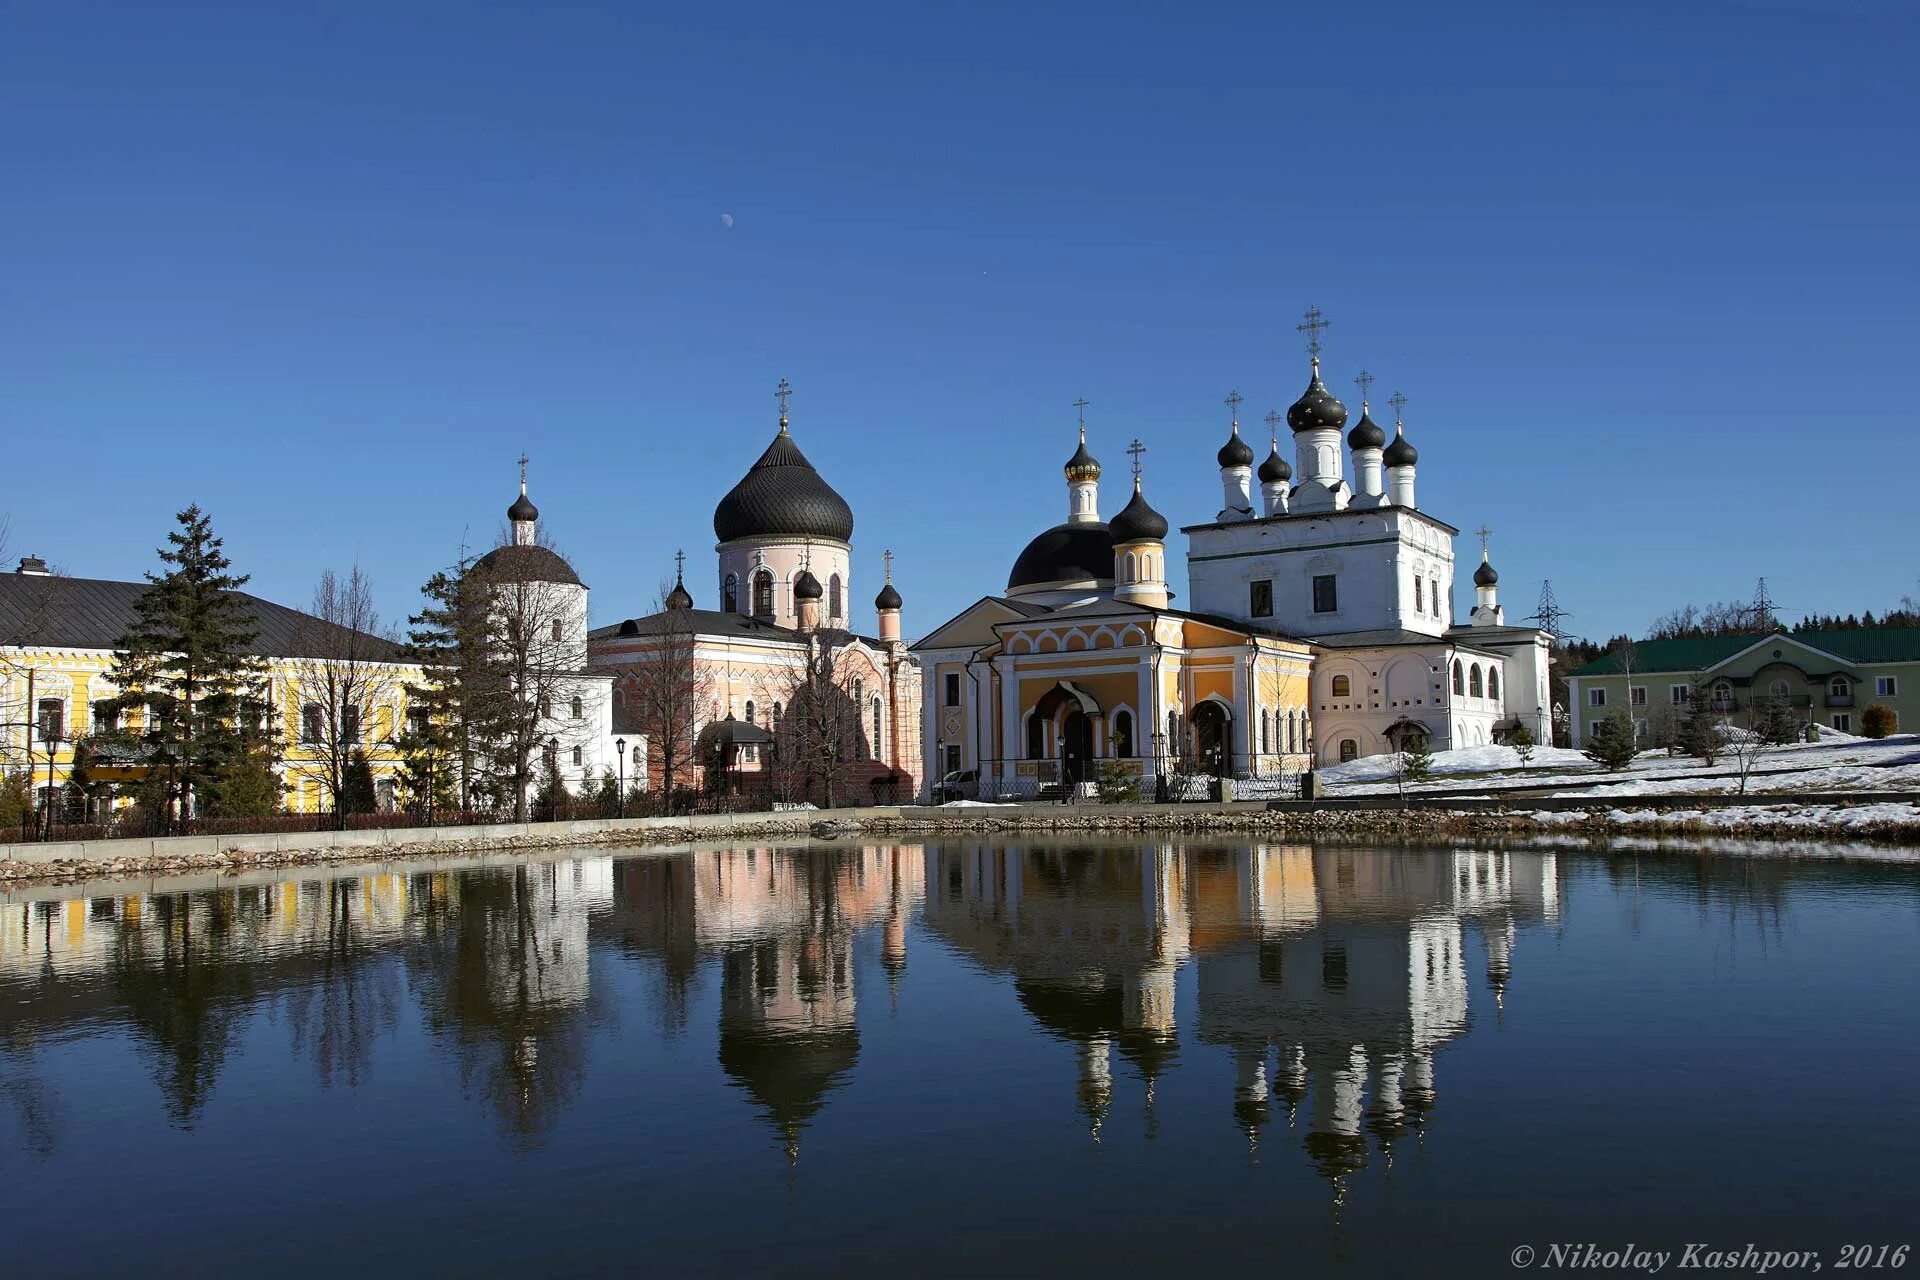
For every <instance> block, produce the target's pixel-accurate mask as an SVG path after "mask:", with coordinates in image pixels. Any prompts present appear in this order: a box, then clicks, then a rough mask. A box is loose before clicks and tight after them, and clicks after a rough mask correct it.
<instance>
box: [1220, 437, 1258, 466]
mask: <svg viewBox="0 0 1920 1280" xmlns="http://www.w3.org/2000/svg"><path fill="white" fill-rule="evenodd" d="M1218 457H1219V459H1220V466H1221V468H1222V469H1225V468H1227V467H1250V466H1252V465H1253V447H1252V446H1251V445H1249V444H1248V443H1247V442H1246V441H1245V440H1242V439H1241V438H1240V433H1239V432H1238V431H1235V432H1234V433H1233V435H1232V436H1230V437H1229V438H1228V440H1227V442H1226V443H1225V444H1223V445H1221V446H1220V453H1219V454H1218Z"/></svg>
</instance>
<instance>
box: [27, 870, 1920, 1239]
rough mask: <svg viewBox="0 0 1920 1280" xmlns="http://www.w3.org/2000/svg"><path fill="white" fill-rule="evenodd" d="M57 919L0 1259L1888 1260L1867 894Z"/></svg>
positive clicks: (1887, 883)
mask: <svg viewBox="0 0 1920 1280" xmlns="http://www.w3.org/2000/svg"><path fill="white" fill-rule="evenodd" d="M64 892H66V893H67V894H68V896H66V897H64V898H62V897H61V896H59V893H57V892H53V891H49V892H48V893H47V894H45V895H43V898H42V899H40V900H34V899H32V898H31V896H30V895H25V894H20V895H15V896H13V897H11V898H8V899H4V901H5V904H6V905H0V933H3V934H4V936H3V937H0V1083H3V1084H4V1089H0V1187H4V1194H3V1195H0V1223H4V1224H5V1226H4V1228H0V1238H4V1239H7V1240H9V1241H10V1243H9V1244H8V1246H7V1248H6V1256H7V1257H8V1259H9V1261H8V1264H7V1270H8V1272H9V1273H10V1274H15V1275H21V1276H28V1275H32V1276H40V1275H67V1274H76V1275H77V1274H106V1273H123V1272H129V1271H133V1270H136V1269H138V1270H140V1271H143V1272H147V1273H160V1274H202V1275H205V1274H232V1273H235V1272H238V1271H240V1270H241V1269H242V1268H260V1269H262V1270H263V1271H267V1272H270V1273H271V1274H274V1275H287V1274H326V1275H335V1276H337V1275H338V1274H340V1273H341V1271H342V1270H343V1269H348V1270H352V1271H357V1272H361V1273H373V1274H408V1273H413V1274H442V1273H449V1272H460V1271H466V1272H469V1273H484V1274H495V1273H499V1272H502V1271H506V1270H508V1269H509V1268H512V1269H516V1270H521V1271H522V1273H523V1274H531V1275H555V1274H575V1273H594V1272H602V1271H611V1270H616V1269H617V1270H620V1271H625V1272H634V1271H640V1270H645V1271H649V1272H652V1273H655V1274H685V1273H692V1272H706V1273H722V1274H736V1275H738V1274H750V1273H752V1274H758V1273H762V1272H768V1271H775V1272H779V1273H783V1274H788V1273H800V1274H836V1275H839V1274H864V1273H870V1272H884V1273H889V1274H895V1275H921V1274H930V1273H938V1274H954V1275H978V1274H1061V1273H1066V1274H1077V1273H1085V1272H1094V1271H1102V1270H1104V1271H1106V1272H1108V1273H1109V1274H1138V1273H1141V1272H1148V1273H1160V1274H1165V1273H1172V1272H1175V1271H1183V1272H1188V1273H1191V1272H1192V1271H1194V1270H1195V1269H1224V1268H1226V1267H1228V1266H1242V1265H1251V1266H1253V1267H1260V1268H1268V1269H1273V1270H1275V1271H1278V1270H1280V1269H1285V1270H1287V1271H1290V1272H1291V1273H1292V1274H1296V1275H1299V1274H1321V1273H1326V1272H1336V1271H1338V1272H1348V1273H1353V1274H1413V1273H1425V1274H1431V1273H1434V1272H1436V1271H1438V1272H1443V1273H1448V1274H1463V1275H1485V1274H1510V1268H1509V1267H1508V1265H1507V1257H1508V1254H1509V1252H1510V1251H1511V1250H1512V1249H1513V1248H1514V1247H1515V1246H1517V1245H1520V1244H1523V1243H1533V1244H1535V1245H1537V1246H1544V1244H1545V1243H1546V1242H1550V1241H1587V1240H1592V1241H1595V1242H1598V1243H1601V1244H1603V1245H1605V1244H1612V1245H1615V1246H1618V1245H1622V1244H1626V1243H1628V1242H1636V1243H1639V1244H1641V1245H1646V1244H1649V1243H1658V1242H1668V1241H1676V1240H1699V1241H1708V1242H1713V1243H1714V1244H1716V1245H1740V1244H1744V1243H1745V1242H1748V1241H1754V1242H1756V1243H1758V1244H1759V1245H1761V1246H1762V1247H1776V1248H1788V1247H1814V1248H1824V1249H1827V1250H1828V1251H1829V1259H1828V1263H1827V1265H1828V1269H1832V1267H1833V1262H1832V1257H1831V1251H1832V1250H1834V1249H1836V1248H1837V1247H1838V1246H1839V1245H1840V1244H1842V1243H1844V1242H1874V1243H1881V1242H1886V1243H1896V1244H1897V1243H1900V1242H1902V1241H1903V1240H1911V1238H1912V1236H1913V1234H1914V1233H1913V1230H1912V1227H1911V1223H1912V1221H1913V1212H1912V1202H1913V1195H1914V1192H1915V1189H1916V1187H1917V1186H1920V1141H1916V1140H1917V1139H1920V1030H1917V1029H1916V1025H1915V1019H1914V1014H1915V1011H1916V992H1917V991H1920V946H1916V942H1920V872H1917V871H1914V870H1909V869H1902V868H1875V867H1870V866H1862V865H1846V864H1818V863H1788V862H1780V861H1758V860H1754V861H1741V860H1719V859H1705V858H1698V857H1690V858H1673V857H1640V858H1630V857H1626V856H1621V857H1617V858H1614V859H1599V858H1593V857H1589V856H1584V855H1582V856H1566V855H1561V856H1555V855H1554V854H1552V853H1541V852H1517V851H1515V852H1466V851H1459V850H1444V851H1442V850H1436V851H1405V850H1398V849H1396V850H1393V851H1372V850H1366V849H1359V848H1351V847H1344V846H1334V847H1309V846H1290V845H1266V844H1262V845H1253V846H1249V845H1247V844H1244V843H1238V844H1233V843H1224V844H1223V843H1152V844H1136V845H1124V846H1114V845H1096V844H1074V843H1062V844H1032V845H1027V846H1024V847H1022V846H1012V845H1005V844H983V843H972V842H968V843H950V844H944V845H927V846H922V845H887V846H862V847H857V848H856V847H846V848H839V849H815V850H812V851H786V850H780V849H764V848H763V849H757V850H735V851H728V852H721V853H711V852H710V853H697V854H685V855H678V856H664V855H658V856H656V855H647V856H634V857H611V858H610V857H604V856H593V857H585V858H580V859H577V860H560V861H547V862H530V863H524V864H520V865H499V866H487V867H475V868H469V869H460V870H422V871H420V872H418V873H416V874H382V875H343V876H334V875H330V874H327V873H323V872H318V871H312V872H306V873H301V874H292V873H289V874H287V875H286V876H285V877H284V878H281V879H278V880H264V879H263V880H262V881H260V882H258V883H245V882H241V883H238V884H236V883H235V882H232V881H228V882H225V883H224V884H223V885H220V886H219V887H213V882H209V887H207V888H204V889H198V890H192V891H186V892H178V893H149V894H142V895H133V894H127V895H122V896H99V897H87V896H81V892H82V891H80V890H70V891H64ZM63 1224H64V1225H63ZM1909 1265H1910V1266H1914V1267H1916V1268H1920V1262H1915V1263H1910V1264H1909Z"/></svg>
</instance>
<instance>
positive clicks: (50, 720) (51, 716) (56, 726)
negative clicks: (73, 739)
mask: <svg viewBox="0 0 1920 1280" xmlns="http://www.w3.org/2000/svg"><path fill="white" fill-rule="evenodd" d="M33 720H34V725H35V727H37V728H38V729H39V730H40V741H42V742H56V741H58V740H59V739H60V738H62V737H64V736H65V735H64V734H63V733H61V730H62V729H64V728H65V727H66V703H64V702H62V701H60V699H58V698H42V699H40V704H39V707H38V708H37V710H36V713H35V715H34V717H33Z"/></svg>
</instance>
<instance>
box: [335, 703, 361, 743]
mask: <svg viewBox="0 0 1920 1280" xmlns="http://www.w3.org/2000/svg"><path fill="white" fill-rule="evenodd" d="M340 740H341V741H343V742H358V741H360V708H358V707H356V706H353V705H352V704H348V705H347V706H344V707H341V708H340Z"/></svg>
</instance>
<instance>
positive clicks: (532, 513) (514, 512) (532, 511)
mask: <svg viewBox="0 0 1920 1280" xmlns="http://www.w3.org/2000/svg"><path fill="white" fill-rule="evenodd" d="M539 518H540V508H538V507H536V506H534V505H533V503H531V502H529V501H528V500H527V495H526V492H525V491H524V490H522V491H521V494H520V496H519V497H517V498H515V499H514V500H513V505H512V506H510V507H508V508H507V519H509V520H538V519H539Z"/></svg>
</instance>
